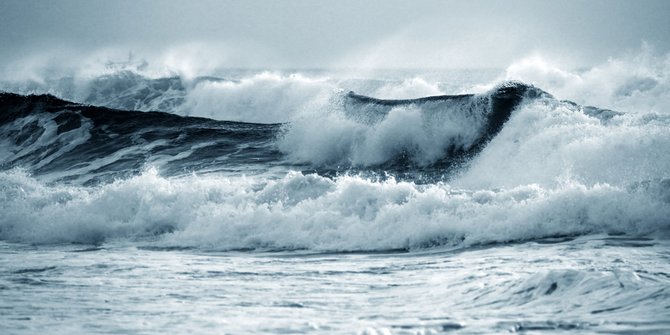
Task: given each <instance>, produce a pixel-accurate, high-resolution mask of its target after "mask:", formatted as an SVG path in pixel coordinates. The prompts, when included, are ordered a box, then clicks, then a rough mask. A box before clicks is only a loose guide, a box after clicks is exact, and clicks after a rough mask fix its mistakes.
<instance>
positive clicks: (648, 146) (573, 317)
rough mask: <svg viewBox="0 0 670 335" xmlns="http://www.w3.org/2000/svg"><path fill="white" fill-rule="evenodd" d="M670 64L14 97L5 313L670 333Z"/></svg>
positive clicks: (272, 327)
mask: <svg viewBox="0 0 670 335" xmlns="http://www.w3.org/2000/svg"><path fill="white" fill-rule="evenodd" d="M668 64H670V63H669V62H668V58H667V57H659V56H651V55H646V56H639V57H636V58H632V59H625V60H623V59H622V60H611V61H610V62H608V63H607V64H603V65H601V66H599V67H595V68H592V69H588V70H584V71H582V72H571V71H567V70H562V69H557V68H554V67H551V66H549V65H547V64H546V63H544V62H543V61H542V60H540V59H527V60H523V61H520V62H518V63H515V64H513V65H512V66H510V67H509V68H508V69H506V70H468V71H465V70H458V71H456V70H453V71H418V70H417V71H390V72H380V71H378V72H368V73H362V72H356V71H326V70H319V71H252V70H244V71H243V70H235V71H233V70H229V71H220V72H218V73H212V74H211V75H207V76H200V77H193V76H190V77H187V76H180V75H179V74H170V75H163V76H155V75H149V74H147V73H143V72H142V71H139V70H137V69H135V70H131V69H128V68H123V69H109V71H106V72H105V73H102V74H96V75H87V76H81V75H77V74H70V75H58V76H54V75H50V76H44V77H43V78H39V79H32V80H12V81H9V80H7V81H3V82H2V89H3V90H4V91H5V92H4V93H0V212H1V213H2V215H1V216H0V241H1V242H0V263H2V266H1V267H0V297H2V299H0V320H1V321H2V324H3V325H5V329H6V330H7V332H8V333H10V334H14V333H16V334H24V333H35V332H49V333H72V332H81V333H109V332H118V333H166V332H185V331H190V332H194V333H211V332H230V333H254V332H256V333H367V334H378V333H400V334H405V333H408V334H409V333H411V334H416V333H422V334H423V333H443V332H457V333H484V334H485V333H493V332H507V331H512V332H514V331H531V332H532V331H537V332H544V331H548V332H562V331H569V330H573V331H575V332H578V333H612V332H614V333H664V332H668V331H670V323H669V322H668V320H670V291H669V289H668V288H669V287H670V286H669V284H670V269H669V268H668V264H670V263H669V262H668V261H669V258H670V252H669V250H670V249H668V246H669V244H668V233H669V231H670V229H669V228H670V221H669V218H670V174H669V171H670V149H668V148H670V130H669V129H670V114H668V109H667V108H668V106H670V104H669V96H668V92H669V91H670V90H668V85H669V84H668V83H669V82H670V81H669V80H668V74H669V73H670V71H669V70H668V69H670V66H668ZM601 83H607V85H601Z"/></svg>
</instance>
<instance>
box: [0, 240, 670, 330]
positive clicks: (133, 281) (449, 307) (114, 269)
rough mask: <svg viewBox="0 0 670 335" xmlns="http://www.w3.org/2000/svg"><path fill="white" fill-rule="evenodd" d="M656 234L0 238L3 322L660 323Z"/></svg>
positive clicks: (67, 325)
mask: <svg viewBox="0 0 670 335" xmlns="http://www.w3.org/2000/svg"><path fill="white" fill-rule="evenodd" d="M668 246H669V244H668V243H667V241H663V242H659V241H655V240H652V239H639V238H638V239H634V238H626V237H617V236H594V237H588V238H587V237H584V238H577V239H574V240H571V239H564V238H563V239H561V238H557V239H544V240H538V241H535V242H528V243H522V244H509V245H495V246H486V247H481V248H469V249H464V250H446V249H443V250H440V249H437V250H435V249H431V250H424V251H415V252H409V253H404V252H402V253H400V252H375V253H314V252H310V251H294V252H244V251H238V252H223V253H221V252H202V251H195V250H170V249H162V250H157V249H155V248H151V247H148V248H145V247H142V246H127V245H117V244H109V245H105V246H102V247H95V246H83V245H82V246H42V247H31V246H21V245H13V244H7V243H4V244H2V245H1V253H2V254H1V255H2V257H1V258H0V260H1V261H2V264H1V266H2V272H0V285H1V286H0V289H1V290H0V297H2V299H1V302H0V310H1V312H0V313H1V314H0V315H1V316H2V319H3V324H4V327H5V330H6V331H7V330H8V332H6V333H7V334H27V333H42V332H48V333H51V334H69V333H72V332H77V333H96V332H104V333H147V334H149V333H156V334H158V333H165V332H180V333H182V332H193V333H211V332H226V333H341V334H350V333H369V334H374V333H387V332H391V333H398V334H416V333H436V334H439V333H451V332H454V333H462V334H487V333H492V332H508V331H509V332H515V331H530V332H547V331H548V332H550V333H551V332H561V331H568V330H573V331H576V332H578V333H580V334H586V333H594V334H595V333H640V334H641V333H664V332H667V331H668V330H669V329H670V321H669V320H670V262H668V260H670V252H669V251H668V250H670V249H668Z"/></svg>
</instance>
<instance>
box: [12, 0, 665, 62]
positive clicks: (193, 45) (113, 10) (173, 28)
mask: <svg viewBox="0 0 670 335" xmlns="http://www.w3.org/2000/svg"><path fill="white" fill-rule="evenodd" d="M669 17H670V1H667V0H636V1H633V0H628V1H621V0H589V1H566V0H560V1H540V0H512V1H510V0H506V1H502V0H501V1H431V0H424V1H416V0H412V1H409V0H408V1H388V0H384V1H381V0H374V1H350V0H347V1H341V0H338V1H332V0H328V1H315V0H302V1H270V0H268V1H248V0H246V1H212V0H208V1H195V0H192V1H182V0H155V1H148V0H140V1H138V0H53V1H51V0H41V1H40V0H1V1H0V61H2V62H3V64H7V63H10V62H12V61H16V60H21V59H26V58H30V57H35V55H41V56H42V57H50V56H51V55H58V54H61V55H67V57H69V58H72V57H73V56H72V55H85V54H89V53H98V55H101V54H104V52H105V50H107V51H115V52H120V53H126V54H127V52H128V51H133V52H135V54H137V55H140V57H148V58H151V57H159V55H160V54H161V53H169V52H173V55H172V56H171V58H170V59H171V61H173V62H178V61H180V60H181V59H182V58H188V57H191V58H200V59H201V60H200V61H202V62H207V61H209V62H213V63H214V64H216V65H220V66H230V67H329V66H340V67H356V66H365V67H504V66H506V65H508V64H509V63H510V62H513V61H514V60H515V59H518V58H520V57H524V56H527V55H529V54H533V53H541V54H543V55H547V56H550V57H555V58H559V59H565V60H569V62H571V64H573V65H574V66H588V65H589V64H593V63H598V62H602V61H603V60H605V59H607V58H608V57H610V56H616V55H619V54H621V53H624V52H627V51H631V50H635V49H639V48H640V46H641V45H642V42H643V41H644V42H647V43H648V44H649V45H651V46H652V47H654V48H655V49H656V51H657V52H660V53H666V52H668V50H670V23H668V18H669ZM175 50H177V51H175ZM98 57H102V56H98Z"/></svg>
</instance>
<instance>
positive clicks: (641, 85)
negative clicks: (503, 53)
mask: <svg viewBox="0 0 670 335" xmlns="http://www.w3.org/2000/svg"><path fill="white" fill-rule="evenodd" d="M505 78H506V79H513V80H521V81H524V82H527V83H531V84H534V85H537V86H538V87H541V88H542V89H544V90H547V91H548V92H551V93H552V94H554V95H555V96H556V97H558V98H560V99H568V100H572V101H574V102H577V103H580V104H586V105H593V106H598V107H601V108H611V109H614V110H618V111H621V112H627V113H647V112H653V113H670V54H664V55H663V54H661V55H659V54H658V53H656V52H654V50H653V49H652V48H651V47H649V46H646V45H645V46H644V47H643V48H642V50H640V51H639V52H637V53H632V54H629V55H626V56H623V57H617V58H610V59H609V60H608V61H607V62H605V63H603V64H599V65H596V66H594V67H592V68H589V69H587V70H581V71H576V70H570V69H565V68H561V67H560V66H559V65H556V64H554V63H552V62H551V61H549V60H546V59H543V58H542V57H540V56H533V57H529V58H525V59H522V60H520V61H518V62H515V63H514V64H512V65H510V66H509V67H508V68H507V70H506V74H505Z"/></svg>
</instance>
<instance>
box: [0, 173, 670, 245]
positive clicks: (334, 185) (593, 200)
mask: <svg viewBox="0 0 670 335" xmlns="http://www.w3.org/2000/svg"><path fill="white" fill-rule="evenodd" d="M0 185H1V187H2V188H1V189H2V192H1V193H0V195H1V196H2V198H0V209H1V210H2V212H3V215H2V218H0V239H3V240H9V241H21V242H28V243H58V242H82V243H97V242H101V241H106V240H115V239H131V240H133V239H142V240H145V239H150V240H155V241H156V243H158V244H159V245H165V246H194V247H203V248H213V249H224V250H228V249H240V248H261V249H264V248H269V249H277V248H279V249H296V248H308V249H315V250H380V249H397V248H418V247H427V246H435V245H473V244H480V243H489V242H506V241H519V240H532V239H536V238H542V237H547V236H556V235H578V234H585V233H626V234H630V235H637V234H650V233H652V234H653V233H664V232H667V229H668V228H669V226H670V223H669V222H668V217H670V203H669V202H668V200H669V198H670V195H669V193H670V183H668V180H667V179H666V180H663V181H653V182H651V183H648V184H646V185H644V186H640V187H633V188H621V187H616V186H611V185H607V184H598V185H594V186H586V185H584V184H581V183H579V182H577V181H565V182H564V183H562V184H561V185H557V186H555V187H552V188H548V187H542V186H540V185H537V184H530V185H520V186H517V187H513V188H508V189H497V190H491V189H482V190H470V191H468V190H458V189H454V188H452V187H450V186H449V185H446V184H432V185H424V186H420V185H415V184H413V183H407V182H397V181H394V180H387V181H383V182H377V181H370V180H366V179H363V178H360V177H353V176H352V177H340V178H337V179H335V180H331V179H327V178H324V177H319V176H316V175H303V174H301V173H290V174H288V175H287V176H286V177H284V178H282V179H278V180H271V181H268V180H259V179H252V178H244V177H224V176H215V175H210V176H190V177H186V178H179V179H166V178H163V177H160V176H159V175H158V174H157V173H156V172H155V171H147V172H145V173H144V174H142V175H141V176H138V177H134V178H131V179H128V180H122V181H117V182H115V183H112V184H107V185H102V186H99V187H94V188H87V187H79V186H63V185H54V186H48V185H44V184H42V183H41V182H39V181H37V180H36V179H33V178H31V177H29V176H27V175H26V174H25V173H23V172H20V171H10V172H2V173H0Z"/></svg>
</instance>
